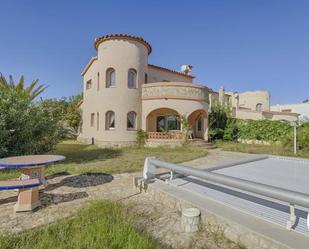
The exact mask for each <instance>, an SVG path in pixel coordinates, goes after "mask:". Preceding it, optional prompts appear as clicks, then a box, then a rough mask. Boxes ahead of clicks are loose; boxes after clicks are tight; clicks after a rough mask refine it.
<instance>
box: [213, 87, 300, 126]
mask: <svg viewBox="0 0 309 249" xmlns="http://www.w3.org/2000/svg"><path fill="white" fill-rule="evenodd" d="M215 101H218V102H219V103H220V104H223V105H229V106H230V107H231V108H232V116H233V117H234V118H238V119H251V120H261V119H268V120H285V121H288V122H295V121H297V120H298V117H299V114H298V113H296V112H292V111H290V112H283V111H275V110H271V108H270V93H269V92H268V91H248V92H242V93H239V92H225V90H224V88H223V87H221V88H220V90H219V92H212V93H210V107H211V105H212V103H213V102H215Z"/></svg>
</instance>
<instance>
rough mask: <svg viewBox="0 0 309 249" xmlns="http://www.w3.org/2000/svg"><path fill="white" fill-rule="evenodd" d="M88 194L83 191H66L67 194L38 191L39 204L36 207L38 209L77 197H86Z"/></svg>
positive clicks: (76, 198)
mask: <svg viewBox="0 0 309 249" xmlns="http://www.w3.org/2000/svg"><path fill="white" fill-rule="evenodd" d="M87 197H88V194H87V193H86V192H85V191H81V192H74V193H67V194H51V193H45V192H41V193H40V201H41V206H40V207H39V208H38V209H37V210H40V209H42V208H45V207H48V206H51V205H57V204H60V203H63V202H70V201H74V200H78V199H83V198H87Z"/></svg>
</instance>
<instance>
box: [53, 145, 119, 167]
mask: <svg viewBox="0 0 309 249" xmlns="http://www.w3.org/2000/svg"><path fill="white" fill-rule="evenodd" d="M50 153H51V154H59V155H63V156H65V157H66V160H65V161H64V162H62V164H69V163H78V164H79V163H87V162H91V161H98V160H99V161H104V160H106V159H113V158H116V157H119V156H121V154H122V151H121V150H120V149H117V148H98V147H97V146H95V145H87V144H59V145H57V147H56V148H55V149H54V150H53V151H51V152H50Z"/></svg>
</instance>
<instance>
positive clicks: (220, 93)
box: [219, 86, 225, 105]
mask: <svg viewBox="0 0 309 249" xmlns="http://www.w3.org/2000/svg"><path fill="white" fill-rule="evenodd" d="M224 95H225V90H224V87H223V86H221V87H220V89H219V103H220V105H224V104H225V103H224Z"/></svg>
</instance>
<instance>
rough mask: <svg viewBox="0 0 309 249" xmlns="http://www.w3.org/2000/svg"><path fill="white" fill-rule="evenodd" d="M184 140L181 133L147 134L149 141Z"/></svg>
mask: <svg viewBox="0 0 309 249" xmlns="http://www.w3.org/2000/svg"><path fill="white" fill-rule="evenodd" d="M182 138H183V136H182V132H181V131H168V132H147V139H162V140H163V139H165V140H169V139H170V140H171V139H172V140H179V139H182Z"/></svg>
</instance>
